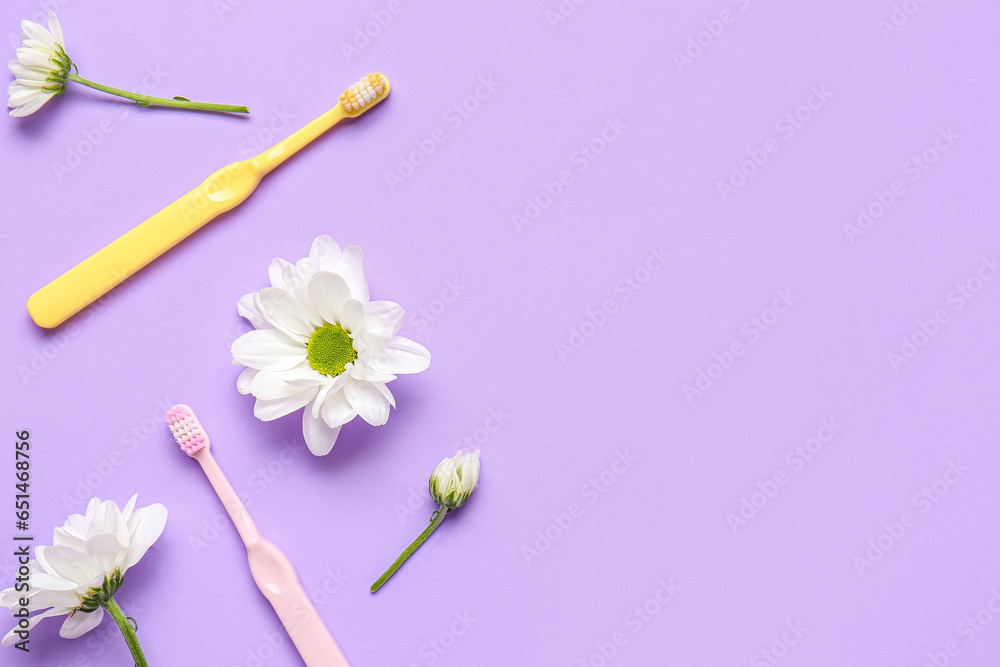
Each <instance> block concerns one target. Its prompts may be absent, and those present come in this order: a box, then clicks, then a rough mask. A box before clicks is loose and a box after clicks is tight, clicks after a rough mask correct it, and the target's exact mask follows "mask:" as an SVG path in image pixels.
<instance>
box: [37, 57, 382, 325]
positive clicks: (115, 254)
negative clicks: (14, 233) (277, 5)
mask: <svg viewBox="0 0 1000 667" xmlns="http://www.w3.org/2000/svg"><path fill="white" fill-rule="evenodd" d="M359 86H360V87H361V88H364V89H365V90H361V89H360V88H359ZM388 94H389V81H388V79H386V78H385V77H384V76H382V75H381V74H369V75H368V77H366V79H362V81H360V82H358V83H357V84H355V85H354V86H352V87H351V88H349V89H348V90H346V91H344V94H343V95H341V101H340V103H338V104H337V106H335V107H333V108H332V109H330V110H329V111H327V112H326V113H325V114H323V115H322V116H320V117H319V118H317V119H316V120H314V121H313V122H311V123H309V124H308V125H306V126H305V127H303V128H302V129H301V130H299V131H298V132H296V133H295V134H293V135H292V136H290V137H288V138H287V139H285V140H284V141H282V142H280V143H278V144H276V145H275V146H273V147H272V148H270V149H268V150H266V151H264V152H263V153H261V154H260V155H258V156H257V157H255V158H251V159H249V160H244V161H242V162H234V163H233V164H230V165H227V166H225V167H223V168H222V169H220V170H218V171H217V172H215V173H214V174H212V175H211V176H209V177H208V178H207V179H205V181H204V182H203V183H202V184H201V185H199V186H198V187H197V188H195V189H194V190H192V191H191V192H189V193H187V194H186V195H184V196H183V197H181V198H180V199H178V200H177V201H175V202H174V203H172V204H170V205H169V206H167V207H166V208H164V209H163V210H162V211H160V212H159V213H157V214H156V215H154V216H153V217H151V218H150V219H148V220H146V221H145V222H143V223H142V224H140V225H139V226H138V227H136V228H134V229H133V230H131V231H130V232H127V233H126V234H124V235H123V236H121V237H120V238H118V239H117V240H115V241H112V242H111V243H110V244H108V245H107V246H106V247H104V248H103V249H101V250H99V251H97V252H96V253H94V254H93V255H91V256H90V257H88V258H87V259H85V260H83V261H82V262H80V263H79V264H77V265H76V266H74V267H73V268H72V269H70V270H69V271H67V272H66V273H64V274H62V275H61V276H59V277H58V278H56V279H55V280H53V281H52V282H50V283H49V284H48V285H46V286H45V287H43V288H42V289H40V290H38V291H37V292H35V293H34V294H32V295H31V297H29V298H28V313H29V314H30V315H31V319H33V320H34V321H35V323H36V324H38V326H40V327H45V328H46V329H51V328H53V327H57V326H59V325H60V324H62V323H63V322H65V321H66V320H68V319H69V318H70V317H72V316H73V315H75V314H76V313H78V312H80V311H81V310H83V309H84V308H86V307H87V306H89V305H90V304H91V303H93V302H94V301H95V300H96V299H97V298H99V297H100V296H101V295H103V294H105V293H107V292H109V291H110V290H112V289H114V288H115V287H116V286H117V285H119V284H120V283H122V282H123V281H124V280H125V279H127V278H128V277H129V276H131V275H132V274H133V273H135V272H136V271H138V270H139V269H141V268H142V267H144V266H146V265H147V264H149V263H150V262H152V261H153V260H154V259H156V258H157V257H159V256H160V255H162V254H163V253H164V252H166V251H167V250H169V249H170V248H172V247H174V246H175V245H177V243H179V242H180V241H182V240H184V239H185V238H187V237H188V236H190V235H191V234H192V233H194V232H195V231H196V230H197V229H199V228H200V227H202V226H203V225H204V224H205V223H207V222H208V221H210V220H212V219H213V218H214V217H216V216H217V215H219V214H220V213H224V212H226V211H228V210H230V209H232V208H234V207H235V206H237V205H238V204H240V203H241V202H242V201H243V200H244V199H246V198H247V197H249V196H250V194H251V193H252V192H253V191H254V189H256V187H257V184H258V183H260V179H261V178H263V177H264V175H265V174H267V173H268V172H269V171H271V170H272V169H274V168H275V167H277V166H278V165H279V164H281V163H282V162H284V161H285V160H287V159H288V158H289V157H291V156H292V155H294V154H295V153H297V152H298V151H299V150H301V149H302V148H303V147H304V146H306V145H307V144H308V143H309V142H311V141H312V140H314V139H316V138H317V137H319V136H320V135H321V134H323V133H324V132H326V131H327V130H329V129H330V128H331V127H333V126H334V125H336V124H337V123H339V122H340V121H342V120H344V119H345V118H354V117H357V116H358V115H360V114H361V113H364V112H365V111H368V110H369V109H371V108H372V107H374V106H375V105H376V104H378V103H379V102H381V101H382V100H384V99H385V97H386V95H388ZM359 96H360V97H359ZM362 97H363V98H364V99H361V98H362ZM345 104H346V105H347V107H348V108H347V109H345V108H344V106H343V105H345Z"/></svg>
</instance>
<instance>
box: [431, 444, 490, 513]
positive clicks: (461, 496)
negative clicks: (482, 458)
mask: <svg viewBox="0 0 1000 667" xmlns="http://www.w3.org/2000/svg"><path fill="white" fill-rule="evenodd" d="M429 486H430V493H431V498H433V499H434V502H436V503H437V504H438V505H444V506H445V507H447V508H448V509H457V508H459V507H461V506H462V505H464V504H465V501H467V500H468V499H469V496H471V495H472V492H473V491H475V490H476V487H477V486H479V450H478V449H477V450H476V451H474V452H472V453H471V454H463V453H462V452H459V453H458V454H455V455H454V456H453V457H451V458H450V459H445V460H444V461H441V463H439V464H438V467H437V468H435V470H434V472H433V474H431V479H430V482H429Z"/></svg>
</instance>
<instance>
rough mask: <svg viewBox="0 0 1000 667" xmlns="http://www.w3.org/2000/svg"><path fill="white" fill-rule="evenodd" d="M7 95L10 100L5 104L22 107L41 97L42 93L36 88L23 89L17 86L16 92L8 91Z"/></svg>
mask: <svg viewBox="0 0 1000 667" xmlns="http://www.w3.org/2000/svg"><path fill="white" fill-rule="evenodd" d="M7 92H8V94H9V95H10V99H9V100H8V102H7V104H8V106H11V107H20V106H24V105H25V104H27V103H28V102H30V101H32V100H33V99H35V98H36V97H39V96H41V95H42V91H40V90H39V89H37V88H25V87H24V86H17V90H14V91H11V90H10V89H8V91H7Z"/></svg>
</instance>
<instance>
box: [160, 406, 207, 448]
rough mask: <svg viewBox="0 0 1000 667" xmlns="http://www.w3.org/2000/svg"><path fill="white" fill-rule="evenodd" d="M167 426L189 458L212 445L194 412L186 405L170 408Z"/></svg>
mask: <svg viewBox="0 0 1000 667" xmlns="http://www.w3.org/2000/svg"><path fill="white" fill-rule="evenodd" d="M167 424H168V425H169V426H170V432H171V433H173V434H174V440H176V441H177V444H178V445H180V446H181V449H183V450H184V453H185V454H187V455H188V456H194V455H195V454H197V453H198V452H200V451H201V450H202V449H204V448H205V447H207V446H208V445H209V444H210V443H209V440H208V434H207V433H205V429H204V428H202V425H201V422H200V421H198V418H197V417H195V416H194V411H193V410H191V408H189V407H188V406H186V405H175V406H174V407H172V408H170V409H169V410H168V411H167Z"/></svg>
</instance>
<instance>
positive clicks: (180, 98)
mask: <svg viewBox="0 0 1000 667" xmlns="http://www.w3.org/2000/svg"><path fill="white" fill-rule="evenodd" d="M174 99H175V100H180V101H181V102H190V101H191V100H189V99H188V98H186V97H181V96H180V95H174Z"/></svg>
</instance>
